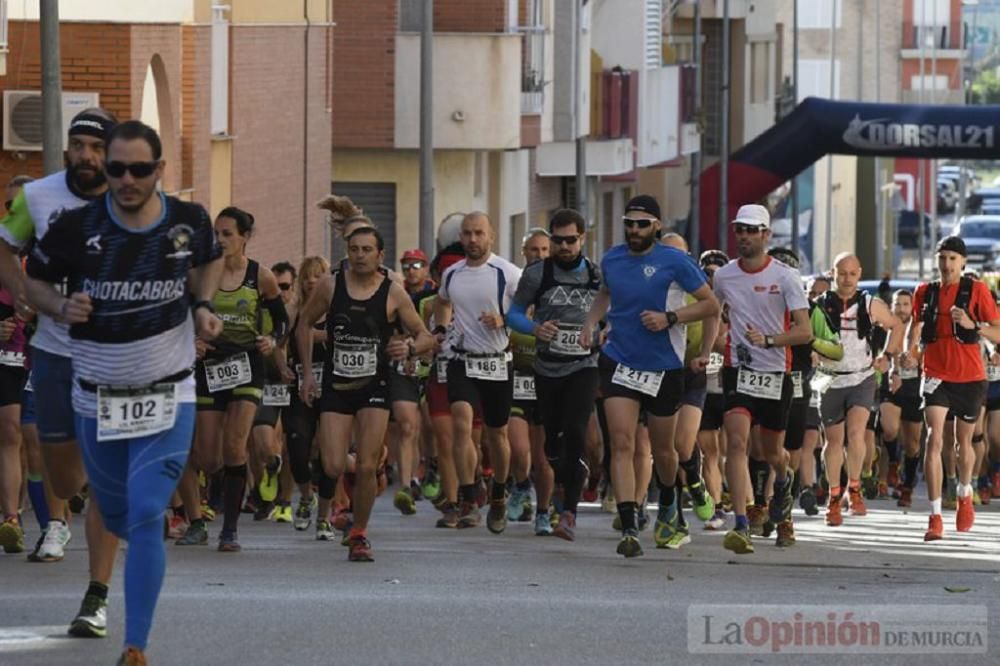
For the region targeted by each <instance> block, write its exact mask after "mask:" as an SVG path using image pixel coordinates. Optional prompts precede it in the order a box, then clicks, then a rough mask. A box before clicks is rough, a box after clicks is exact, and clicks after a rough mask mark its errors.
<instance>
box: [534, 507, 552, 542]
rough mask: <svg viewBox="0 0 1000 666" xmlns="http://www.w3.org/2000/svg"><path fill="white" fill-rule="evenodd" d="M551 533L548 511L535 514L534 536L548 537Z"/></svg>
mask: <svg viewBox="0 0 1000 666" xmlns="http://www.w3.org/2000/svg"><path fill="white" fill-rule="evenodd" d="M553 531H554V530H553V529H552V523H551V522H550V521H549V512H548V511H539V512H538V513H537V514H535V536H549V535H551V534H552V533H553Z"/></svg>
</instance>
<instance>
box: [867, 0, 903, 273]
mask: <svg viewBox="0 0 1000 666" xmlns="http://www.w3.org/2000/svg"><path fill="white" fill-rule="evenodd" d="M863 9H864V6H862V11H863ZM881 18H882V0H875V34H876V35H881V34H882V32H881ZM863 20H864V15H863V14H862V21H863ZM874 44H875V102H876V103H879V102H881V101H882V45H881V44H880V43H879V42H878V40H875V42H874ZM883 215H884V211H883V210H882V160H881V159H880V158H879V157H878V156H876V157H875V275H876V277H878V278H879V279H881V278H882V276H883V275H884V274H885V248H886V245H887V244H886V242H885V220H884V219H883V217H882V216H883ZM888 246H889V247H890V248H892V249H893V250H894V249H895V247H896V239H895V238H893V241H892V243H890V244H888Z"/></svg>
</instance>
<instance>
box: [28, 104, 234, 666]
mask: <svg viewBox="0 0 1000 666" xmlns="http://www.w3.org/2000/svg"><path fill="white" fill-rule="evenodd" d="M163 167H164V163H163V160H162V159H161V145H160V140H159V137H158V136H157V135H156V132H155V131H154V130H153V129H152V128H150V127H148V126H146V125H143V124H142V123H140V122H138V121H128V122H126V123H122V124H121V125H118V126H117V127H116V128H115V129H114V130H113V131H112V132H111V133H110V135H109V137H108V162H107V165H106V166H105V172H106V175H107V178H108V183H109V189H110V192H109V194H108V195H106V196H104V197H101V198H99V199H97V200H95V201H94V202H92V203H90V204H88V205H87V206H85V207H83V208H79V209H76V210H73V211H70V212H68V213H65V214H64V215H62V216H61V217H59V218H58V219H57V220H56V221H55V222H54V223H52V225H51V226H50V228H49V231H48V233H47V234H46V235H45V237H44V238H42V239H41V241H40V242H39V243H38V244H37V245H36V247H35V249H34V250H33V251H32V254H31V257H30V258H29V261H28V266H27V271H28V277H29V279H28V281H27V284H26V289H27V294H28V296H29V298H30V299H31V301H32V302H33V303H35V304H36V305H37V306H38V307H39V309H40V310H41V311H42V312H45V313H47V314H48V315H49V316H52V317H58V318H59V319H60V320H61V321H63V322H65V323H67V324H69V325H70V330H69V332H70V343H69V348H70V352H71V353H72V359H73V374H74V381H73V408H74V411H75V412H76V431H77V433H78V437H79V442H80V448H81V452H82V456H83V460H84V464H85V465H86V468H87V473H88V476H89V478H90V489H91V492H92V493H93V494H94V497H95V498H96V500H97V503H98V504H99V505H100V507H101V510H102V513H103V515H104V522H105V524H106V525H107V527H108V529H109V530H110V531H111V532H113V533H114V534H115V535H117V536H118V537H119V538H121V539H125V540H126V541H128V555H127V556H126V560H125V653H124V654H123V655H122V660H121V661H119V663H129V664H131V663H145V661H144V658H143V656H142V651H143V650H144V649H145V647H146V643H147V641H148V639H149V632H150V628H151V626H152V622H153V611H154V609H155V608H156V602H157V599H158V597H159V594H160V587H161V586H162V584H163V576H164V571H165V569H166V553H165V550H164V547H163V513H164V508H165V507H166V506H167V503H168V502H169V500H170V496H171V495H172V494H173V492H174V489H175V488H176V486H177V481H178V479H179V478H180V475H181V473H182V472H183V471H184V465H185V463H186V462H187V457H188V451H189V449H190V447H191V436H192V434H193V432H194V414H195V388H194V384H195V383H194V377H193V376H192V374H191V368H192V366H193V365H194V360H195V359H194V353H195V352H194V336H195V329H196V328H197V330H198V334H199V336H200V337H202V338H204V339H212V338H214V337H215V336H216V335H218V333H219V332H221V330H222V322H221V321H219V319H218V318H217V317H216V316H215V315H214V313H212V312H211V305H210V304H209V300H210V299H211V297H212V295H213V294H214V293H215V291H216V289H217V287H218V283H219V276H220V274H221V266H222V262H221V254H222V253H221V250H220V248H219V246H218V244H217V243H216V242H215V237H214V234H213V230H212V225H211V221H210V220H209V218H208V214H207V213H206V212H205V210H204V209H203V208H202V207H201V206H199V205H197V204H190V203H185V202H182V201H179V200H178V199H174V198H172V197H166V196H164V195H163V194H161V193H159V192H157V190H156V185H157V181H158V180H159V178H160V175H161V174H162V172H163ZM63 280H65V281H66V284H67V293H69V294H70V296H69V297H68V298H67V297H66V296H64V295H63V294H61V293H60V292H59V291H58V290H56V288H55V287H54V286H53V284H54V283H59V282H62V281H63ZM192 312H193V316H192Z"/></svg>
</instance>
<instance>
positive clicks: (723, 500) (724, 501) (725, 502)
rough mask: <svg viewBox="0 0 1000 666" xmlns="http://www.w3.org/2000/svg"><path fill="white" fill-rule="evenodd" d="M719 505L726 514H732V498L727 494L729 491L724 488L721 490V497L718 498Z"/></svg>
mask: <svg viewBox="0 0 1000 666" xmlns="http://www.w3.org/2000/svg"><path fill="white" fill-rule="evenodd" d="M719 505H720V506H721V507H722V510H723V511H725V512H726V513H732V512H733V497H732V495H730V494H729V491H728V490H726V489H725V488H723V489H722V495H721V496H719Z"/></svg>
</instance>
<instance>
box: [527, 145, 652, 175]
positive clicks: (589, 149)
mask: <svg viewBox="0 0 1000 666" xmlns="http://www.w3.org/2000/svg"><path fill="white" fill-rule="evenodd" d="M584 150H585V154H586V162H587V175H588V176H620V175H622V174H627V173H629V172H631V171H633V170H634V169H635V148H634V145H633V144H632V139H631V138H630V137H619V138H613V139H609V138H594V139H590V138H588V139H586V144H585V149H584ZM535 172H536V173H537V174H538V175H539V176H572V175H574V174H576V143H574V142H573V141H557V142H555V143H543V144H541V145H540V146H538V148H537V149H536V152H535Z"/></svg>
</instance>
